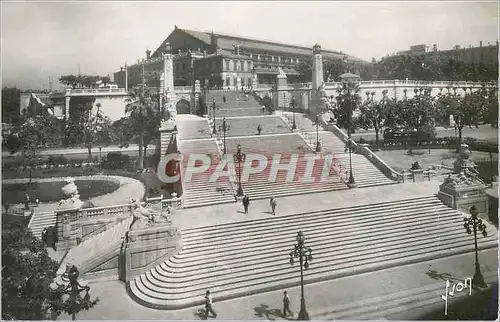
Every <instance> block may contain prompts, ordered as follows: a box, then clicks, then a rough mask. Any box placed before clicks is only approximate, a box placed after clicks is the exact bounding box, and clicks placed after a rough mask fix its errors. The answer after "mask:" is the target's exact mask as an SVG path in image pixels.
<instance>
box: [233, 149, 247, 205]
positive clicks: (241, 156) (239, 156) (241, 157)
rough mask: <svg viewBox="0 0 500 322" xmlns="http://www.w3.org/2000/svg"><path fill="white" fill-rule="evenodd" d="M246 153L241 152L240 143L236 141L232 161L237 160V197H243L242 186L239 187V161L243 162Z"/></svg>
mask: <svg viewBox="0 0 500 322" xmlns="http://www.w3.org/2000/svg"><path fill="white" fill-rule="evenodd" d="M245 158H246V154H245V153H243V152H241V145H240V144H239V143H238V148H237V152H236V154H235V155H234V161H235V162H238V191H237V192H236V196H237V197H243V188H242V187H241V162H245Z"/></svg>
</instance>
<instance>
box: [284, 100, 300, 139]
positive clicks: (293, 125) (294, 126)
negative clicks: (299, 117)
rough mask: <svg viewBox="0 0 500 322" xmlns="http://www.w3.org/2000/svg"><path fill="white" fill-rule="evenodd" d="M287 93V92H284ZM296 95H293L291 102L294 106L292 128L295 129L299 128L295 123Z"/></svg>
mask: <svg viewBox="0 0 500 322" xmlns="http://www.w3.org/2000/svg"><path fill="white" fill-rule="evenodd" d="M283 94H285V93H283ZM295 105H296V103H295V97H292V101H291V102H290V106H291V107H292V112H293V124H292V130H295V129H296V128H297V125H296V124H295Z"/></svg>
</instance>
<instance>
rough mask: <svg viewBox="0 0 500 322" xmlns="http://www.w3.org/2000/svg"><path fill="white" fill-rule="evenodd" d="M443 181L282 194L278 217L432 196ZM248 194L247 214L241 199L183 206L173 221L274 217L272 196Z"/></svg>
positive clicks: (196, 223)
mask: <svg viewBox="0 0 500 322" xmlns="http://www.w3.org/2000/svg"><path fill="white" fill-rule="evenodd" d="M440 184H441V183H440V182H438V181H425V182H417V183H405V184H394V185H385V186H375V187H367V188H360V189H353V190H341V191H331V192H321V193H312V194H304V195H296V196H289V197H280V198H277V206H276V216H284V215H289V214H296V213H301V212H312V211H318V210H325V209H332V208H341V207H351V206H356V205H362V204H371V203H376V202H389V201H392V200H400V199H405V198H414V197H421V196H431V195H434V194H436V193H437V192H438V190H439V185H440ZM249 197H250V207H249V213H248V214H247V215H245V214H244V213H243V205H242V204H241V202H238V203H229V204H221V205H214V206H210V207H198V208H188V209H180V210H177V212H176V213H175V214H174V215H173V216H172V221H173V224H174V225H177V226H178V227H179V228H181V229H186V228H194V227H202V226H209V225H217V224H222V223H230V222H237V221H243V220H253V219H260V218H269V217H272V214H271V213H270V211H271V209H270V206H269V199H260V200H254V201H252V196H251V195H249Z"/></svg>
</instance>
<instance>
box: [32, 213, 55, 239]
mask: <svg viewBox="0 0 500 322" xmlns="http://www.w3.org/2000/svg"><path fill="white" fill-rule="evenodd" d="M56 222H57V217H56V213H55V212H53V211H50V212H42V213H36V212H35V214H34V217H33V218H32V219H31V222H30V224H29V225H28V228H29V229H31V232H32V233H33V236H35V237H37V238H42V231H43V229H44V228H47V227H50V226H55V225H56Z"/></svg>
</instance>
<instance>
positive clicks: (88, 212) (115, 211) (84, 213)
mask: <svg viewBox="0 0 500 322" xmlns="http://www.w3.org/2000/svg"><path fill="white" fill-rule="evenodd" d="M131 213H132V204H123V205H116V206H106V207H95V208H87V209H81V210H80V215H81V218H83V219H89V218H96V217H101V216H116V215H118V216H120V215H130V214H131Z"/></svg>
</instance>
